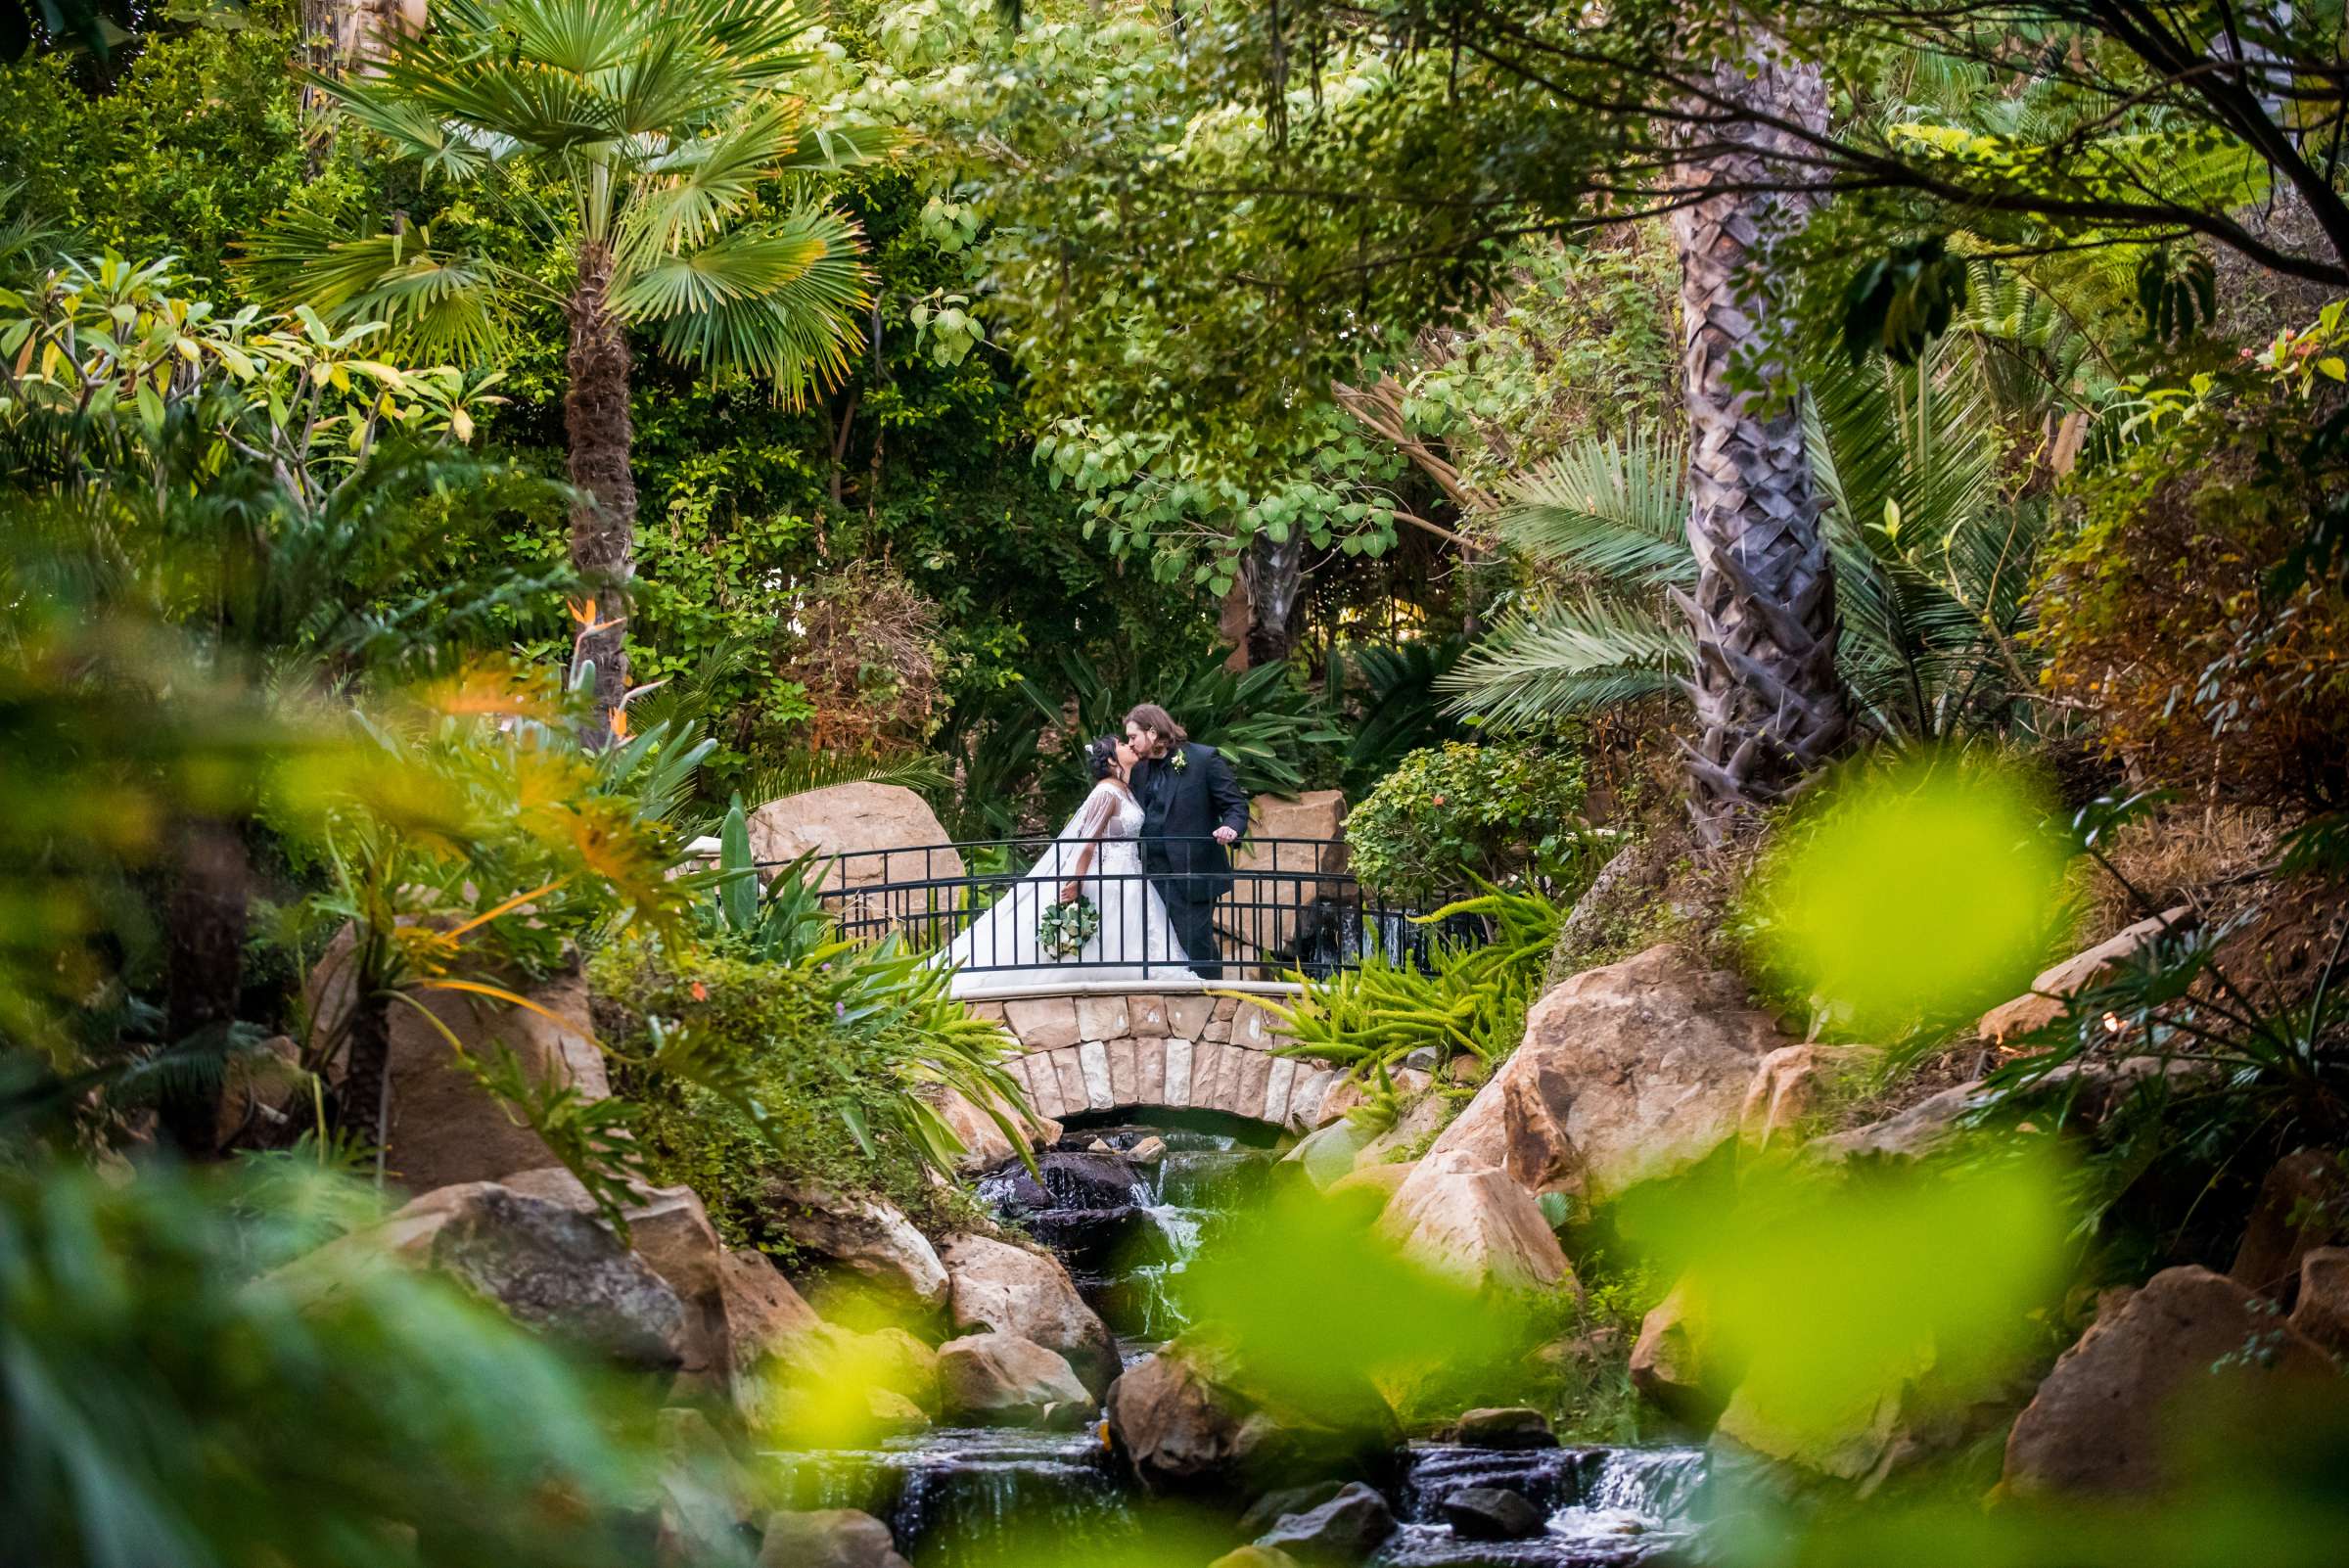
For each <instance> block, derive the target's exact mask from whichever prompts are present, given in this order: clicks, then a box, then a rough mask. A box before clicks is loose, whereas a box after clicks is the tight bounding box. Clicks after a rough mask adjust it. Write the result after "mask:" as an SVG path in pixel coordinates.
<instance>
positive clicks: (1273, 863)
mask: <svg viewBox="0 0 2349 1568" xmlns="http://www.w3.org/2000/svg"><path fill="white" fill-rule="evenodd" d="M1345 825H1346V797H1345V795H1344V794H1343V793H1342V792H1340V791H1338V790H1308V791H1307V792H1306V793H1304V794H1303V795H1300V796H1298V797H1297V798H1296V799H1295V800H1285V801H1284V800H1280V799H1277V798H1275V797H1272V796H1265V795H1260V796H1258V797H1257V798H1256V799H1255V800H1254V801H1253V802H1251V803H1250V805H1249V812H1248V837H1247V839H1246V840H1245V841H1244V842H1243V843H1242V844H1241V845H1240V847H1239V850H1238V852H1237V853H1234V854H1233V855H1232V861H1231V863H1232V867H1233V869H1235V870H1238V871H1242V872H1249V873H1260V874H1262V875H1263V876H1264V878H1265V879H1266V880H1263V881H1260V882H1257V883H1256V884H1255V885H1254V887H1255V892H1254V893H1253V894H1252V895H1251V897H1253V898H1254V899H1257V900H1258V901H1260V902H1261V903H1263V904H1264V905H1265V908H1264V909H1263V910H1262V911H1261V914H1262V919H1261V921H1260V920H1252V921H1250V922H1249V929H1248V930H1247V931H1246V932H1245V933H1244V934H1243V940H1242V941H1240V942H1239V943H1238V944H1236V945H1235V946H1234V950H1233V951H1232V953H1231V955H1230V956H1231V958H1232V961H1233V962H1235V963H1258V962H1264V961H1266V959H1267V955H1268V954H1270V955H1279V954H1286V953H1289V952H1290V951H1291V949H1292V947H1293V945H1294V944H1295V942H1296V940H1297V928H1298V923H1299V920H1300V918H1301V917H1302V915H1303V911H1304V907H1305V906H1306V905H1307V904H1310V903H1312V902H1313V899H1317V898H1319V897H1321V896H1322V895H1323V894H1324V893H1326V892H1327V891H1328V888H1327V887H1326V886H1325V885H1324V884H1323V883H1321V882H1320V881H1319V880H1318V879H1319V877H1320V876H1321V875H1323V874H1334V873H1337V872H1340V871H1343V870H1344V869H1345V867H1346V846H1345V844H1344V843H1343V842H1328V841H1342V838H1343V835H1344V832H1345ZM1277 839H1312V840H1317V841H1322V842H1318V843H1313V844H1278V843H1274V842H1273V841H1274V840H1277ZM1292 872H1294V873H1296V877H1295V880H1291V878H1290V876H1289V875H1288V874H1289V873H1292ZM1283 961H1284V960H1283V959H1282V958H1280V957H1278V956H1274V957H1272V958H1271V962H1272V963H1273V964H1274V965H1275V966H1278V965H1280V964H1281V963H1282V962H1283ZM1234 1038H1238V1037H1237V1035H1236V1033H1235V1036H1234Z"/></svg>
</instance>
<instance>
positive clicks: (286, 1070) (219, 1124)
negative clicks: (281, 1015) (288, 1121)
mask: <svg viewBox="0 0 2349 1568" xmlns="http://www.w3.org/2000/svg"><path fill="white" fill-rule="evenodd" d="M301 1082H302V1078H301V1048H300V1047H299V1046H298V1045H296V1044H295V1043H294V1038H293V1037H292V1036H290V1035H272V1036H270V1037H269V1038H267V1039H265V1040H263V1041H261V1042H260V1044H259V1045H257V1046H255V1047H253V1049H252V1050H249V1051H239V1052H237V1054H236V1055H234V1056H231V1057H230V1058H229V1059H228V1060H227V1061H226V1062H225V1063H223V1064H222V1067H221V1077H220V1107H219V1109H218V1111H217V1112H216V1113H215V1114H214V1116H213V1124H212V1144H213V1147H215V1148H222V1149H225V1148H228V1147H230V1146H231V1145H233V1144H234V1143H236V1142H237V1140H238V1139H239V1138H240V1137H242V1136H244V1135H246V1134H248V1133H249V1132H251V1131H252V1130H253V1129H255V1128H256V1127H259V1126H262V1125H274V1124H277V1123H282V1122H283V1121H284V1120H285V1118H284V1116H283V1115H282V1114H281V1112H280V1109H279V1108H280V1107H281V1106H283V1105H284V1104H285V1102H286V1099H287V1097H288V1096H289V1095H291V1094H293V1093H294V1092H295V1089H296V1086H297V1085H298V1084H300V1083H301Z"/></svg>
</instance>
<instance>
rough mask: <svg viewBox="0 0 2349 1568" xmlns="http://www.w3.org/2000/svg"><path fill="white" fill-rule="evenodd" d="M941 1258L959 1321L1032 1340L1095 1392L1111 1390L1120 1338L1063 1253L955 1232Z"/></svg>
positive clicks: (968, 1328) (969, 1329)
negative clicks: (1083, 1291) (1088, 1301)
mask: <svg viewBox="0 0 2349 1568" xmlns="http://www.w3.org/2000/svg"><path fill="white" fill-rule="evenodd" d="M943 1261H944V1264H945V1266H946V1278H947V1281H948V1285H949V1294H948V1297H947V1311H948V1313H949V1314H951V1315H952V1317H953V1320H954V1326H955V1327H956V1328H958V1329H960V1330H962V1331H963V1332H964V1333H983V1332H986V1331H988V1330H990V1329H991V1330H994V1331H997V1332H1000V1333H1005V1334H1017V1335H1019V1336H1020V1337H1021V1338H1022V1339H1027V1340H1033V1341H1035V1342H1036V1344H1038V1345H1041V1346H1043V1347H1044V1348H1045V1349H1046V1350H1049V1351H1053V1352H1056V1353H1057V1354H1058V1355H1059V1356H1060V1357H1061V1358H1062V1359H1064V1360H1066V1361H1067V1362H1068V1364H1069V1365H1070V1366H1071V1367H1072V1368H1074V1369H1075V1371H1076V1373H1077V1376H1078V1377H1079V1379H1080V1380H1082V1382H1083V1384H1084V1386H1085V1388H1086V1389H1087V1390H1088V1391H1089V1392H1090V1393H1091V1394H1092V1395H1093V1396H1095V1397H1096V1398H1097V1397H1099V1396H1100V1395H1101V1394H1102V1393H1104V1392H1106V1391H1107V1389H1108V1388H1109V1385H1110V1382H1111V1380H1112V1379H1114V1378H1115V1377H1116V1376H1117V1375H1118V1371H1119V1366H1118V1343H1117V1340H1116V1339H1115V1338H1114V1337H1113V1336H1112V1335H1111V1334H1110V1331H1109V1325H1108V1324H1107V1323H1104V1322H1103V1321H1101V1318H1100V1315H1099V1314H1096V1313H1095V1312H1094V1311H1093V1310H1092V1309H1091V1308H1090V1307H1088V1306H1086V1305H1085V1303H1084V1298H1083V1297H1082V1296H1081V1295H1079V1294H1078V1293H1077V1282H1076V1281H1075V1280H1073V1279H1071V1278H1070V1277H1069V1271H1068V1269H1066V1268H1063V1267H1061V1263H1060V1260H1059V1259H1057V1258H1054V1257H1052V1256H1051V1255H1050V1254H1049V1253H1042V1252H1031V1251H1029V1250H1028V1249H1027V1248H1025V1247H1015V1246H1012V1245H1011V1244H1010V1243H1008V1242H1002V1241H996V1240H993V1239H991V1238H990V1237H987V1236H954V1237H951V1238H949V1239H948V1240H947V1242H946V1250H945V1254H944V1260H943Z"/></svg>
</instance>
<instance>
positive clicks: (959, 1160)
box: [934, 1088, 1060, 1176]
mask: <svg viewBox="0 0 2349 1568" xmlns="http://www.w3.org/2000/svg"><path fill="white" fill-rule="evenodd" d="M934 1108H935V1109H936V1110H937V1112H938V1119H939V1120H940V1121H942V1122H944V1124H945V1125H946V1130H947V1131H949V1132H951V1133H953V1134H954V1138H955V1141H956V1142H958V1143H960V1144H961V1145H962V1152H961V1153H960V1154H958V1155H956V1156H955V1157H954V1169H955V1171H956V1172H957V1173H958V1174H959V1175H962V1176H978V1175H980V1174H982V1173H984V1172H988V1171H992V1170H994V1169H995V1168H996V1167H998V1166H1000V1165H1003V1164H1005V1163H1006V1162H1008V1161H1011V1160H1016V1159H1018V1158H1019V1156H1020V1150H1019V1148H1018V1147H1017V1146H1015V1145H1014V1144H1013V1142H1012V1141H1011V1139H1010V1138H1009V1137H1006V1136H1005V1135H1004V1132H1003V1129H1002V1127H1001V1126H1000V1125H999V1124H998V1123H997V1122H996V1121H995V1119H994V1118H993V1117H992V1116H990V1115H989V1114H988V1112H987V1109H986V1108H985V1107H983V1106H981V1105H980V1104H978V1103H977V1102H975V1101H974V1100H972V1099H971V1098H970V1096H969V1095H967V1094H964V1093H963V1092H962V1091H961V1090H960V1089H952V1088H949V1089H944V1090H942V1091H940V1092H939V1094H938V1097H937V1099H936V1101H935V1103H934ZM995 1109H996V1110H997V1111H1000V1112H1001V1113H1002V1114H1003V1119H1004V1120H1005V1121H1007V1122H1009V1123H1010V1124H1011V1125H1012V1126H1013V1127H1014V1128H1017V1129H1019V1130H1020V1131H1021V1133H1022V1135H1023V1137H1024V1139H1025V1141H1026V1142H1027V1144H1028V1146H1029V1147H1031V1148H1036V1147H1042V1146H1046V1145H1049V1144H1051V1143H1053V1142H1055V1141H1057V1140H1058V1139H1059V1137H1060V1124H1059V1123H1058V1122H1055V1121H1052V1120H1051V1119H1049V1118H1047V1117H1036V1116H1033V1115H1027V1116H1023V1115H1022V1114H1021V1113H1020V1112H1019V1111H1018V1110H1017V1109H1016V1108H1015V1107H1012V1106H1009V1105H1005V1104H1003V1103H1002V1102H1000V1101H997V1102H995Z"/></svg>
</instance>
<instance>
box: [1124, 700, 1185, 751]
mask: <svg viewBox="0 0 2349 1568" xmlns="http://www.w3.org/2000/svg"><path fill="white" fill-rule="evenodd" d="M1126 722H1127V723H1128V724H1139V725H1141V727H1142V728H1144V729H1146V730H1148V731H1149V732H1150V733H1151V734H1153V735H1156V736H1157V737H1158V741H1159V744H1160V745H1161V746H1180V745H1181V744H1182V743H1183V742H1184V741H1187V740H1189V739H1190V738H1191V736H1190V732H1189V731H1188V730H1186V729H1184V728H1183V727H1182V726H1181V725H1180V724H1177V723H1176V722H1174V715H1173V714H1170V713H1168V712H1167V711H1166V710H1165V709H1163V708H1161V707H1159V706H1158V704H1156V703H1136V704H1134V705H1133V707H1132V708H1130V709H1128V711H1127V714H1126Z"/></svg>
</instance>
